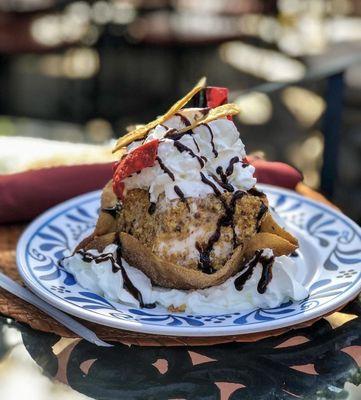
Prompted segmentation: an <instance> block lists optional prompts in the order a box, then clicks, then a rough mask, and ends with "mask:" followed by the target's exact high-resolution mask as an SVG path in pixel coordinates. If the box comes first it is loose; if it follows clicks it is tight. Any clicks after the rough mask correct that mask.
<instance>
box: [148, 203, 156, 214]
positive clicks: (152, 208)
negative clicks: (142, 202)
mask: <svg viewBox="0 0 361 400" xmlns="http://www.w3.org/2000/svg"><path fill="white" fill-rule="evenodd" d="M156 208H157V204H156V203H154V202H153V201H151V202H150V204H149V207H148V213H149V214H150V215H152V214H154V213H155V210H156Z"/></svg>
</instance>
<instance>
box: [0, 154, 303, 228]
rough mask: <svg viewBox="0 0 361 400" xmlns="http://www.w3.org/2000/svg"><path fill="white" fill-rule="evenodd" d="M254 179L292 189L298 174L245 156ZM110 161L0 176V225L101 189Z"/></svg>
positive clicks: (37, 213)
mask: <svg viewBox="0 0 361 400" xmlns="http://www.w3.org/2000/svg"><path fill="white" fill-rule="evenodd" d="M249 161H250V163H251V164H252V165H254V166H255V167H256V173H255V175H256V178H257V180H258V182H261V183H269V184H273V185H277V186H283V187H285V188H288V189H294V188H295V186H296V185H297V183H298V182H300V181H301V180H302V175H301V174H300V173H299V172H298V171H297V170H296V169H295V168H292V167H290V166H289V165H287V164H284V163H280V162H270V161H264V160H260V159H253V158H252V157H249ZM112 174H113V172H112V164H111V163H109V164H90V165H76V166H67V167H53V168H44V169H39V170H33V171H27V172H21V173H17V174H9V175H0V224H4V223H15V222H25V221H29V220H31V219H33V218H34V217H36V216H37V215H39V214H40V213H42V212H43V211H45V210H47V209H48V208H49V207H51V206H54V205H55V204H58V203H61V202H62V201H64V200H67V199H70V198H72V197H74V196H77V195H80V194H82V193H86V192H90V191H92V190H97V189H101V188H102V187H103V186H104V185H105V184H106V183H107V182H108V181H109V179H111V177H112Z"/></svg>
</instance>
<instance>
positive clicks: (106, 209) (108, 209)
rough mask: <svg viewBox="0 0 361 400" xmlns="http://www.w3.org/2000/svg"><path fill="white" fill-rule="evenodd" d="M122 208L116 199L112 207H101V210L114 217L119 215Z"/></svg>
mask: <svg viewBox="0 0 361 400" xmlns="http://www.w3.org/2000/svg"><path fill="white" fill-rule="evenodd" d="M122 208H123V206H122V204H121V203H120V202H119V201H117V202H116V203H115V205H114V206H113V207H103V208H102V211H103V212H105V213H107V214H109V215H111V216H112V217H113V218H116V217H117V216H118V215H119V213H120V211H121V210H122Z"/></svg>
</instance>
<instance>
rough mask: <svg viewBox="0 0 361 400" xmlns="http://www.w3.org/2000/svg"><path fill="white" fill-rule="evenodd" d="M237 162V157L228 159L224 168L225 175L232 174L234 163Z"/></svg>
mask: <svg viewBox="0 0 361 400" xmlns="http://www.w3.org/2000/svg"><path fill="white" fill-rule="evenodd" d="M238 162H239V157H233V158H231V159H230V161H229V165H228V167H227V168H226V176H230V175H232V174H233V171H234V164H236V163H238Z"/></svg>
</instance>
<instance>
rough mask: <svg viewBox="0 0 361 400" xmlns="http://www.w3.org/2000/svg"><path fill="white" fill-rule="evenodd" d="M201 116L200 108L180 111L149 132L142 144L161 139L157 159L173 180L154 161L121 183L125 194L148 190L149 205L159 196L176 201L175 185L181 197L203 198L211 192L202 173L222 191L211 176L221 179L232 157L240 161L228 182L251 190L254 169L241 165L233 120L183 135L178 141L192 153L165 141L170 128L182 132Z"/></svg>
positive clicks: (240, 146)
mask: <svg viewBox="0 0 361 400" xmlns="http://www.w3.org/2000/svg"><path fill="white" fill-rule="evenodd" d="M201 116H202V109H196V108H193V109H191V108H189V109H184V110H181V111H180V112H179V113H178V114H176V115H174V116H173V117H172V118H170V119H169V120H167V121H165V122H164V123H163V124H161V125H157V126H156V127H155V128H154V129H152V130H151V131H150V132H149V134H148V136H147V138H146V140H145V142H149V141H151V140H154V139H159V140H160V143H159V147H158V157H159V158H160V160H161V161H162V162H163V164H164V165H166V167H167V168H168V169H169V170H170V171H171V173H172V174H173V176H174V180H173V179H172V178H171V177H170V176H169V175H168V174H167V173H166V172H164V170H163V169H162V168H161V165H160V163H159V162H158V161H156V163H155V165H154V166H152V167H148V168H144V169H143V170H142V171H141V172H140V173H139V174H133V175H132V176H130V177H128V178H126V179H125V180H124V185H125V191H127V190H131V189H136V188H138V189H146V190H149V193H150V201H152V202H156V201H157V199H158V197H159V195H160V194H162V193H164V194H165V198H166V199H168V200H173V199H176V198H178V197H179V196H178V194H177V193H176V192H175V191H174V187H175V186H178V188H179V189H180V190H181V191H182V192H183V194H184V197H205V196H206V195H207V194H209V193H214V191H213V189H212V188H211V186H209V185H207V184H205V183H203V182H202V179H201V173H202V174H203V175H204V176H205V177H206V178H207V179H208V180H210V181H211V182H212V183H213V184H214V185H215V186H216V187H217V188H218V189H219V190H220V191H221V192H224V189H222V187H221V186H220V185H219V184H218V183H217V180H215V179H214V177H216V178H218V179H219V180H221V177H220V174H219V167H221V168H222V171H223V172H225V171H226V170H227V168H228V167H229V166H230V163H231V160H232V159H234V158H235V157H238V159H239V161H237V162H235V163H234V164H233V171H232V173H230V174H229V175H228V176H227V178H228V182H229V183H230V184H231V185H232V186H233V188H234V189H235V190H244V191H246V190H249V189H251V188H252V187H253V186H254V185H255V184H256V179H255V178H254V177H253V174H254V171H255V169H254V167H253V166H251V165H248V164H245V163H242V159H243V158H244V157H245V156H246V152H245V148H244V144H243V142H242V140H241V139H240V137H239V132H238V130H237V128H236V126H235V125H234V123H233V122H232V121H230V120H228V119H226V118H221V119H217V120H214V121H212V122H209V123H208V124H205V125H200V126H198V127H196V128H194V129H193V131H189V133H187V134H184V135H183V136H182V137H181V138H180V139H178V140H177V141H178V142H180V143H181V144H182V145H184V146H187V148H188V149H190V150H191V152H190V151H180V150H179V149H178V148H177V147H176V146H175V141H174V140H173V139H171V138H167V133H169V130H170V129H172V128H174V129H182V128H184V127H185V126H187V125H189V124H192V123H193V122H194V121H196V120H197V119H199V118H200V117H201ZM192 132H193V133H192ZM141 144H142V142H141V141H136V142H133V143H131V144H130V145H129V146H128V147H127V151H128V152H130V151H132V150H133V149H135V148H136V147H138V146H140V145H141ZM192 153H193V154H192Z"/></svg>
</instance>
